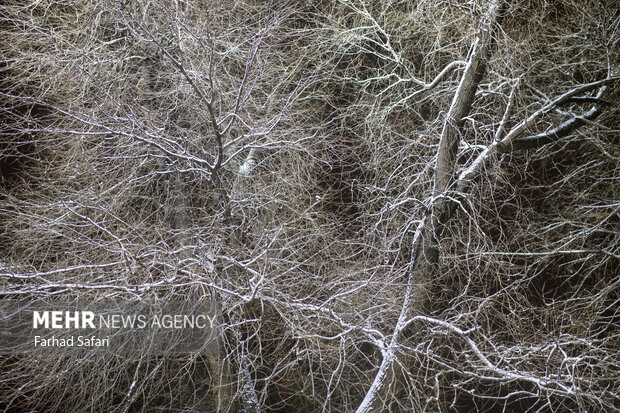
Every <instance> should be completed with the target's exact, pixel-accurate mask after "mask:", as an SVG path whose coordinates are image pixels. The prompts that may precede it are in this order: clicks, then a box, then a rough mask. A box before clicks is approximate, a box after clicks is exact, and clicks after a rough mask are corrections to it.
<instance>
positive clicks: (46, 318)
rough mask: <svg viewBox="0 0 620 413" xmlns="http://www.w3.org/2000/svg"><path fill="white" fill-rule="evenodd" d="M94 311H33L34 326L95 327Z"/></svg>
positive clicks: (56, 327)
mask: <svg viewBox="0 0 620 413" xmlns="http://www.w3.org/2000/svg"><path fill="white" fill-rule="evenodd" d="M94 320H95V313H94V312H92V311H33V312H32V328H39V327H40V326H42V327H43V328H52V329H58V328H67V329H69V328H92V329H94V328H95V321H94Z"/></svg>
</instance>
